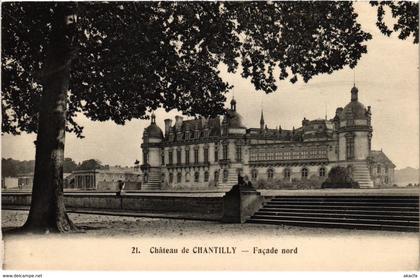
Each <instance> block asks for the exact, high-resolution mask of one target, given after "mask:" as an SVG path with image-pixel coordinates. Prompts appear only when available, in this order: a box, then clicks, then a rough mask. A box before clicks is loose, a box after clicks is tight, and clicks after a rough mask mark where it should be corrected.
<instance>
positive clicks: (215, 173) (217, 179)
mask: <svg viewBox="0 0 420 278" xmlns="http://www.w3.org/2000/svg"><path fill="white" fill-rule="evenodd" d="M214 182H215V183H218V182H219V171H214Z"/></svg>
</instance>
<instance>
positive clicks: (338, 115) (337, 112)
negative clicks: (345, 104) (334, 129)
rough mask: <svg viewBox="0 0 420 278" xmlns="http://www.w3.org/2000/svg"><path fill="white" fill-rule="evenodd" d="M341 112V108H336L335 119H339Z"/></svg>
mask: <svg viewBox="0 0 420 278" xmlns="http://www.w3.org/2000/svg"><path fill="white" fill-rule="evenodd" d="M341 112H343V108H342V107H338V108H337V109H336V110H335V116H336V117H340V114H341Z"/></svg>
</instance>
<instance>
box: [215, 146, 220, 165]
mask: <svg viewBox="0 0 420 278" xmlns="http://www.w3.org/2000/svg"><path fill="white" fill-rule="evenodd" d="M214 161H215V162H217V161H219V148H217V147H216V148H215V149H214Z"/></svg>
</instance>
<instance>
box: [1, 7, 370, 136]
mask: <svg viewBox="0 0 420 278" xmlns="http://www.w3.org/2000/svg"><path fill="white" fill-rule="evenodd" d="M57 5H61V4H60V3H54V2H41V3H34V2H7V3H3V5H2V94H3V96H2V117H3V121H2V130H3V132H6V133H12V134H18V133H19V132H22V131H25V132H36V131H37V123H38V111H40V109H42V108H41V107H40V95H41V92H42V85H41V84H42V82H41V81H42V77H43V74H45V72H43V70H45V69H44V68H43V65H44V63H45V56H46V48H47V45H48V44H49V41H48V38H49V36H48V34H49V33H50V32H51V29H52V23H51V22H52V17H53V14H54V10H55V9H56V8H57ZM78 9H79V15H78V24H77V26H78V34H79V35H78V48H77V51H76V55H77V59H75V60H74V62H73V65H72V73H71V82H70V92H69V94H68V97H67V98H68V104H67V106H68V109H67V115H66V117H67V127H66V128H67V131H71V132H75V133H76V134H77V135H79V136H81V134H82V127H81V126H79V125H78V124H77V123H76V122H75V117H76V115H77V113H83V114H84V115H86V116H87V117H88V118H90V119H92V120H99V121H106V120H113V121H114V122H116V123H117V124H124V122H125V121H127V120H130V119H133V118H145V117H147V112H148V111H150V110H154V109H156V108H158V107H163V108H164V109H166V110H167V111H169V110H171V109H175V108H176V109H179V110H181V111H183V112H184V113H185V114H186V115H190V116H195V115H203V116H214V115H216V114H221V113H223V111H224V108H223V104H224V101H225V96H224V94H225V93H226V92H228V91H229V89H230V85H229V84H227V83H226V82H224V81H223V80H222V78H221V77H220V76H219V66H220V64H225V65H226V66H227V68H228V71H229V72H237V71H238V70H240V71H241V75H242V76H243V77H244V78H248V79H250V80H251V82H252V83H253V84H254V86H255V88H256V89H257V90H262V91H264V92H266V93H270V92H273V91H275V90H276V89H277V86H276V80H289V81H291V82H296V81H297V80H298V78H301V79H303V80H304V81H305V82H306V81H308V80H310V79H311V78H312V77H313V76H316V75H318V74H322V73H332V72H333V71H335V70H338V69H341V68H343V67H345V66H350V67H354V66H355V65H356V64H357V61H358V60H359V59H360V57H361V55H362V54H363V53H366V52H367V50H366V45H365V42H366V41H367V40H369V39H370V38H371V35H370V34H368V33H366V32H364V31H362V30H361V26H360V24H358V23H357V21H356V18H357V14H356V13H355V12H354V9H353V6H352V3H351V2H299V3H294V2H273V3H267V2H246V3H242V2H241V3H239V2H109V3H103V2H79V3H78ZM277 72H278V74H277V75H278V76H275V73H277Z"/></svg>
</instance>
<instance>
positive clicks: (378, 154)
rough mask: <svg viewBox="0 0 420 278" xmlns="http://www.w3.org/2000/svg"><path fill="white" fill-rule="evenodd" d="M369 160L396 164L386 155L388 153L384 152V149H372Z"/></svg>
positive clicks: (393, 165)
mask: <svg viewBox="0 0 420 278" xmlns="http://www.w3.org/2000/svg"><path fill="white" fill-rule="evenodd" d="M368 159H369V160H371V161H372V162H376V163H378V162H380V163H383V164H388V165H391V166H392V167H395V164H394V163H392V161H391V160H390V159H389V158H388V157H387V156H386V154H384V152H383V151H373V150H372V151H370V154H369V157H368Z"/></svg>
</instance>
